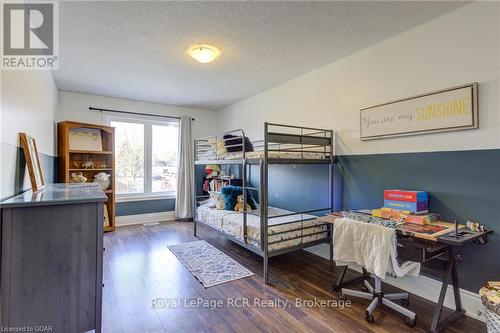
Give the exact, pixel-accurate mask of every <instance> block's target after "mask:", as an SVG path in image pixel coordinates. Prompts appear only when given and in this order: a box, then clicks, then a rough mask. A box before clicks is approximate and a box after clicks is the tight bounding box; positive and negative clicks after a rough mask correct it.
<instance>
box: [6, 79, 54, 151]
mask: <svg viewBox="0 0 500 333" xmlns="http://www.w3.org/2000/svg"><path fill="white" fill-rule="evenodd" d="M1 82H2V85H1V115H0V117H1V141H2V142H3V143H7V144H10V145H17V146H19V132H26V133H28V134H29V135H30V136H32V137H34V138H35V140H36V142H37V148H38V150H39V152H41V153H43V154H47V155H52V156H55V155H56V149H55V132H54V129H55V124H54V119H55V114H56V110H57V86H56V84H55V82H54V78H53V77H52V73H51V72H50V71H44V70H43V71H42V70H40V71H37V70H12V71H2V72H1Z"/></svg>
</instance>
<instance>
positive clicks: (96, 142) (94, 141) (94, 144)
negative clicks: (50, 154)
mask: <svg viewBox="0 0 500 333" xmlns="http://www.w3.org/2000/svg"><path fill="white" fill-rule="evenodd" d="M69 149H70V150H89V151H102V137H101V130H100V129H96V128H72V129H70V130H69Z"/></svg>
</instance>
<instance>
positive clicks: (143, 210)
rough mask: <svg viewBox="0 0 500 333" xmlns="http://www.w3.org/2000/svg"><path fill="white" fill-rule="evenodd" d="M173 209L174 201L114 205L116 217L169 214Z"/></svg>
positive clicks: (169, 199)
mask: <svg viewBox="0 0 500 333" xmlns="http://www.w3.org/2000/svg"><path fill="white" fill-rule="evenodd" d="M174 209H175V199H174V198H168V199H158V200H143V201H128V202H117V203H116V216H125V215H138V214H150V213H159V212H170V211H173V210H174Z"/></svg>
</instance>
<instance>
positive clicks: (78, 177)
mask: <svg viewBox="0 0 500 333" xmlns="http://www.w3.org/2000/svg"><path fill="white" fill-rule="evenodd" d="M86 181H87V178H86V177H84V176H83V174H82V173H81V172H78V173H75V172H73V173H72V174H71V182H72V183H85V182H86Z"/></svg>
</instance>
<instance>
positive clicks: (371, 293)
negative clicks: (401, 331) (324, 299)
mask: <svg viewBox="0 0 500 333" xmlns="http://www.w3.org/2000/svg"><path fill="white" fill-rule="evenodd" d="M374 280H375V287H372V285H371V284H370V283H369V282H368V281H367V280H363V286H362V287H361V290H362V291H358V290H352V289H345V288H342V295H343V296H344V297H345V296H346V295H349V296H355V297H359V298H364V299H371V300H372V302H371V303H370V305H368V307H367V308H366V311H365V320H366V321H367V322H369V323H370V324H372V323H373V322H374V321H375V318H374V317H373V311H374V310H375V308H376V307H377V306H378V305H380V304H383V305H385V306H388V307H389V308H391V309H393V310H394V311H396V312H399V313H400V314H402V315H403V316H405V317H406V318H407V320H406V324H407V325H408V326H410V327H413V326H415V324H416V322H417V314H416V313H415V312H413V311H410V310H408V309H407V308H405V307H404V306H408V305H409V304H410V302H409V299H408V293H394V294H384V292H383V291H382V279H381V278H379V277H378V276H376V275H375V276H374ZM394 301H402V304H403V305H404V306H402V305H399V304H397V303H395V302H394Z"/></svg>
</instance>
